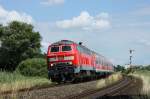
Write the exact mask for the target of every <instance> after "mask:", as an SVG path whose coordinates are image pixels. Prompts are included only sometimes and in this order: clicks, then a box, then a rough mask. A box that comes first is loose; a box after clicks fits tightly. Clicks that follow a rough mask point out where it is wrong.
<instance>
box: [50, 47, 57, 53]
mask: <svg viewBox="0 0 150 99" xmlns="http://www.w3.org/2000/svg"><path fill="white" fill-rule="evenodd" d="M51 52H59V47H58V46H53V47H51Z"/></svg>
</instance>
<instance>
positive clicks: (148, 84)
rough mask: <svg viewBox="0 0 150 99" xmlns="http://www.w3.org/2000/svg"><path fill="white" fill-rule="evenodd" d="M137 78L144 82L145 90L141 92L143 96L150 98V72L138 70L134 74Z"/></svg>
mask: <svg viewBox="0 0 150 99" xmlns="http://www.w3.org/2000/svg"><path fill="white" fill-rule="evenodd" d="M131 75H133V76H136V77H140V78H141V79H142V81H143V89H142V90H141V94H144V95H147V96H150V71H147V70H137V71H135V72H134V73H133V74H131Z"/></svg>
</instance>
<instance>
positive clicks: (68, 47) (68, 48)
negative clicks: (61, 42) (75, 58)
mask: <svg viewBox="0 0 150 99" xmlns="http://www.w3.org/2000/svg"><path fill="white" fill-rule="evenodd" d="M62 51H71V46H62Z"/></svg>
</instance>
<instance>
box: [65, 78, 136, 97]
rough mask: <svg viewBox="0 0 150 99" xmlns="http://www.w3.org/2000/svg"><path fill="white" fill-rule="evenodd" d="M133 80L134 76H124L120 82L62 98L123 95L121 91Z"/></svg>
mask: <svg viewBox="0 0 150 99" xmlns="http://www.w3.org/2000/svg"><path fill="white" fill-rule="evenodd" d="M134 80H135V78H132V77H124V79H122V80H121V81H120V82H118V83H116V84H114V85H111V86H108V87H105V88H103V89H96V90H94V89H93V90H87V91H85V92H83V93H81V94H77V95H72V96H67V97H65V98H63V99H84V98H85V99H97V98H100V97H105V96H118V95H123V94H122V93H123V91H124V90H126V89H128V88H129V87H131V86H130V85H132V83H133V82H134Z"/></svg>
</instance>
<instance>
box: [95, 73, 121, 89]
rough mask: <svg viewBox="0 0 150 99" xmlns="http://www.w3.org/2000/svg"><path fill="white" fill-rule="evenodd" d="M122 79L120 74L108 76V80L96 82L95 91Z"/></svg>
mask: <svg viewBox="0 0 150 99" xmlns="http://www.w3.org/2000/svg"><path fill="white" fill-rule="evenodd" d="M121 79H122V74H121V73H120V72H117V73H114V74H112V75H110V76H109V77H108V78H105V79H100V80H98V82H97V86H96V87H97V89H100V88H103V87H106V86H109V85H111V84H113V83H116V82H117V81H119V80H121Z"/></svg>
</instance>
